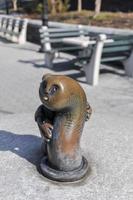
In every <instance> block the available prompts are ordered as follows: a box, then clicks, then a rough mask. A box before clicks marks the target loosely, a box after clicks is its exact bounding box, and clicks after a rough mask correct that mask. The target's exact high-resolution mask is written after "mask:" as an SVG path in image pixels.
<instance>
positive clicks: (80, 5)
mask: <svg viewBox="0 0 133 200" xmlns="http://www.w3.org/2000/svg"><path fill="white" fill-rule="evenodd" d="M81 11H82V0H78V12H81Z"/></svg>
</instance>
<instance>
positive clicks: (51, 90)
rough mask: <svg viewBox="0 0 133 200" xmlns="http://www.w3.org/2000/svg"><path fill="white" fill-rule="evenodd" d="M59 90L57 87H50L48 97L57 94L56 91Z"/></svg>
mask: <svg viewBox="0 0 133 200" xmlns="http://www.w3.org/2000/svg"><path fill="white" fill-rule="evenodd" d="M58 89H59V86H58V85H52V87H51V88H50V91H49V93H50V95H53V94H55V93H56V92H57V90H58Z"/></svg>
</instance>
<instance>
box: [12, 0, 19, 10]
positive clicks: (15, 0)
mask: <svg viewBox="0 0 133 200" xmlns="http://www.w3.org/2000/svg"><path fill="white" fill-rule="evenodd" d="M12 5H13V10H14V11H17V9H18V7H17V0H12Z"/></svg>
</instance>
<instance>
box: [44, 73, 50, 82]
mask: <svg viewBox="0 0 133 200" xmlns="http://www.w3.org/2000/svg"><path fill="white" fill-rule="evenodd" d="M50 76H51V74H44V75H43V77H42V81H44V80H45V79H46V78H48V77H50Z"/></svg>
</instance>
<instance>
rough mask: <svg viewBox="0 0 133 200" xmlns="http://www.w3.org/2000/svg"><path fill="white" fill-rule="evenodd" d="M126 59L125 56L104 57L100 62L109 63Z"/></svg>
mask: <svg viewBox="0 0 133 200" xmlns="http://www.w3.org/2000/svg"><path fill="white" fill-rule="evenodd" d="M126 58H127V56H116V57H107V58H106V57H105V58H102V59H101V62H102V63H103V62H110V61H121V60H125V59H126Z"/></svg>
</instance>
